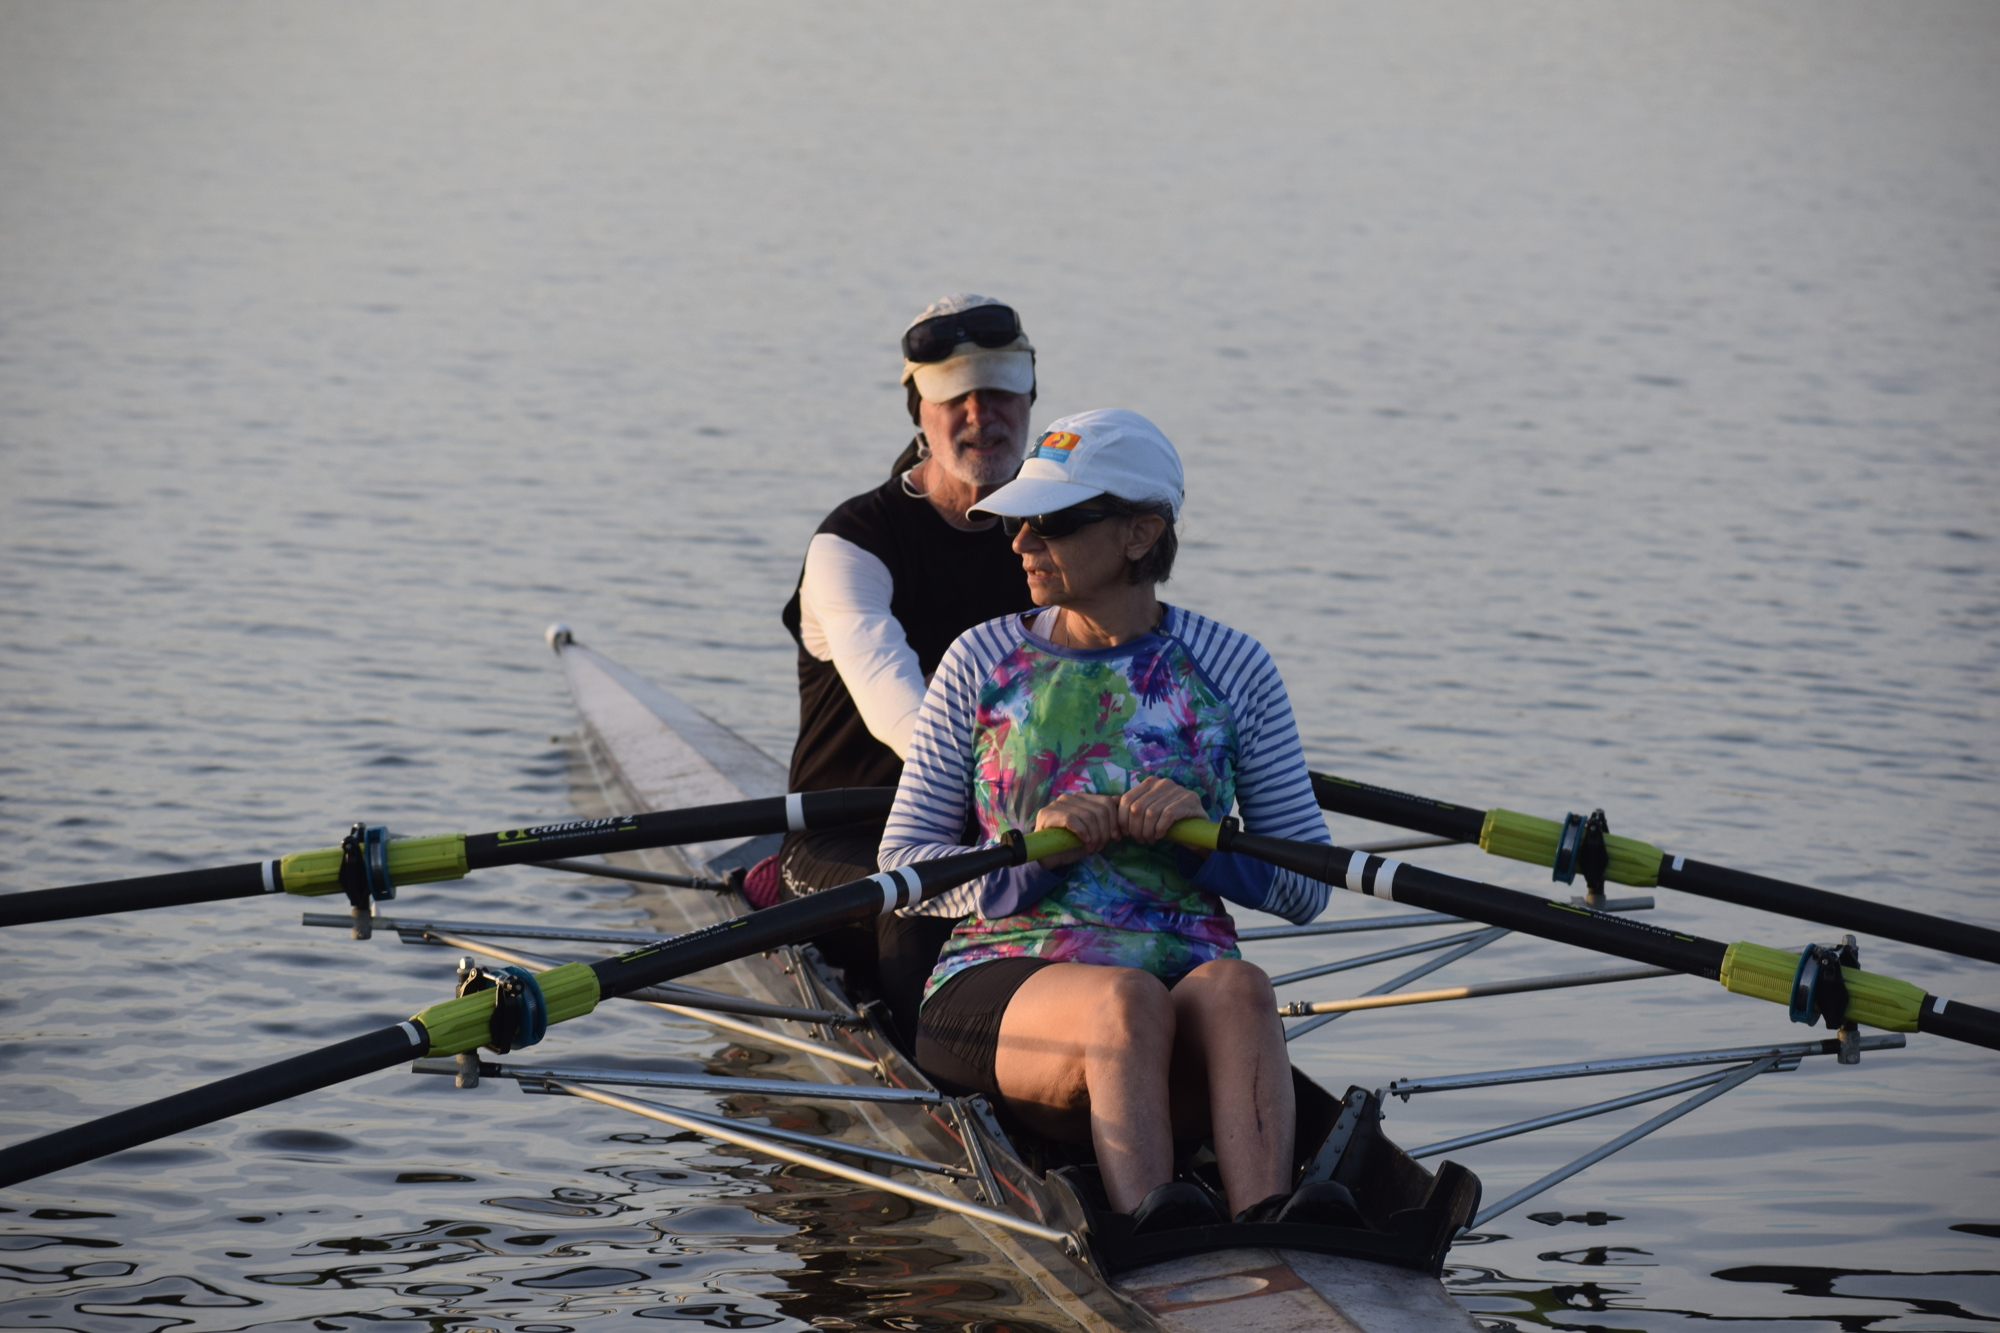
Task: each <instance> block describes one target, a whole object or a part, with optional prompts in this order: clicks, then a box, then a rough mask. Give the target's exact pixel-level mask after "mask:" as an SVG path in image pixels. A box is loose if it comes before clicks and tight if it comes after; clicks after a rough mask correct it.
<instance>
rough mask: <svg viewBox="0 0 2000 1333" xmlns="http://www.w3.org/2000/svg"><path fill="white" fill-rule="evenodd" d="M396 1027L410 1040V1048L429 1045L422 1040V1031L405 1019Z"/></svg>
mask: <svg viewBox="0 0 2000 1333" xmlns="http://www.w3.org/2000/svg"><path fill="white" fill-rule="evenodd" d="M396 1026H397V1027H399V1028H401V1029H403V1034H404V1035H405V1036H407V1037H408V1038H409V1039H410V1045H412V1046H428V1045H430V1042H428V1041H426V1040H425V1039H424V1034H423V1030H422V1029H421V1028H419V1027H418V1026H417V1025H416V1024H415V1023H412V1022H410V1021H408V1020H407V1019H405V1020H404V1021H403V1022H401V1023H398V1024H396Z"/></svg>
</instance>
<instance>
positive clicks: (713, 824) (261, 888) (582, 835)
mask: <svg viewBox="0 0 2000 1333" xmlns="http://www.w3.org/2000/svg"><path fill="white" fill-rule="evenodd" d="M895 799H896V789H895V788H894V787H849V788H844V789H842V790H838V791H816V792H795V793H793V794H792V795H790V796H768V797H759V798H757V799H755V800H749V801H730V802H727V803H724V804H721V805H705V806H697V807H695V808H693V809H689V810H661V811H655V812H652V813H649V814H640V815H622V816H616V817H612V818H607V819H573V820H564V821H562V822H559V823H554V824H541V825H537V826H535V827H532V828H521V829H506V830H503V831H501V832H498V833H473V834H468V835H466V836H465V837H463V838H460V837H458V836H457V835H456V834H454V835H451V836H449V837H443V838H409V839H397V840H396V841H394V842H391V843H390V844H389V846H388V858H389V867H390V871H391V877H392V878H393V879H394V881H395V882H396V883H397V884H415V883H423V882H428V881H433V880H442V879H456V878H458V877H459V876H461V875H464V874H465V873H467V872H468V871H472V870H483V869H487V868H490V867H493V866H505V865H520V864H523V863H529V862H535V861H548V860H553V859H555V858H558V857H563V856H602V855H608V854H610V853H612V852H630V851H638V850H641V849H643V848H647V847H678V846H685V845H686V844H688V843H696V842H721V841H725V840H727V839H730V838H748V837H755V836H756V835H758V834H760V833H784V832H788V831H792V830H798V829H813V828H832V827H835V826H836V825H842V824H857V823H862V822H864V821H868V820H878V819H886V818H887V817H888V814H889V807H890V805H891V804H892V803H893V802H894V801H895ZM420 848H421V849H425V850H424V852H423V854H422V856H421V858H420V859H413V860H410V861H408V862H403V863H402V864H406V865H408V866H410V867H412V868H411V869H408V870H407V871H405V870H399V869H398V866H399V858H402V857H414V856H415V855H416V850H417V849H420ZM339 874H340V850H339V849H338V848H329V849H325V850H322V851H317V852H309V853H301V854H299V855H297V856H289V857H283V858H279V859H276V860H271V861H253V862H251V863H250V864H249V865H238V866H219V867H214V868H211V869H204V870H181V871H175V872H174V873H172V874H167V875H144V876H141V877H139V878H136V879H113V880H105V881H103V882H101V883H97V884H74V885H71V886H69V887H67V888H60V889H37V890H33V891H31V892H28V893H9V894H0V927H4V926H22V925H28V924H30V923H32V922H36V921H66V920H69V919H71V918H73V917H82V916H102V915H104V914H105V913H107V912H132V911H138V910H140V909H143V908H150V907H180V906H184V905H186V904H188V903H206V902H217V901H220V900H222V899H225V898H248V897H253V896H255V895H257V894H260V893H268V892H283V893H303V894H308V895H311V894H324V893H334V892H337V891H339V889H340V887H341V883H340V879H339Z"/></svg>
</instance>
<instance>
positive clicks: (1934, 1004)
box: [1931, 995, 1944, 1014]
mask: <svg viewBox="0 0 2000 1333" xmlns="http://www.w3.org/2000/svg"><path fill="white" fill-rule="evenodd" d="M1931 1012H1932V1013H1934V1014H1941V1013H1943V1012H1944V996H1942V995H1933V996H1931Z"/></svg>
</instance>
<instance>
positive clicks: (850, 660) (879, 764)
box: [745, 294, 1035, 1046]
mask: <svg viewBox="0 0 2000 1333" xmlns="http://www.w3.org/2000/svg"><path fill="white" fill-rule="evenodd" d="M902 350H903V378H902V382H903V385H904V387H905V390H906V393H907V403H908V407H909V412H910V419H911V421H912V422H914V423H915V424H916V426H917V435H916V437H915V438H914V439H913V440H912V441H911V442H910V444H909V446H908V447H906V448H905V449H904V451H903V454H902V457H900V458H899V459H897V461H896V464H895V466H894V468H893V469H892V470H891V474H890V477H889V480H887V481H886V482H884V483H883V484H882V485H880V486H877V487H875V488H874V489H873V490H871V491H868V492H866V493H864V494H861V495H857V496H855V497H854V498H853V499H851V500H848V501H847V502H846V503H845V504H842V505H841V506H840V507H839V508H837V509H835V510H834V511H833V512H832V513H831V514H829V515H827V517H826V521H825V522H823V523H821V524H820V525H819V530H818V531H817V532H816V533H815V534H814V535H813V539H812V541H811V543H810V544H809V545H808V546H807V548H806V558H805V567H804V569H803V570H802V571H801V573H800V576H799V584H798V588H797V590H796V591H795V592H794V593H793V594H792V599H791V601H790V602H789V603H788V604H787V605H786V607H785V610H784V622H785V627H786V628H787V629H789V630H790V631H791V633H792V638H793V639H794V640H795V641H797V643H798V645H799V739H798V744H797V745H796V746H795V747H794V749H793V750H792V767H791V777H790V790H792V791H823V790H826V789H828V788H833V787H878V786H879V787H893V786H895V785H896V782H897V780H898V779H899V778H900V777H901V776H902V772H903V757H904V755H905V754H907V753H908V751H909V746H910V733H911V730H912V728H914V726H915V725H916V718H917V709H918V707H919V706H920V705H921V704H922V703H923V699H924V687H925V683H926V682H927V681H928V680H929V679H930V676H931V673H932V672H933V671H935V670H936V669H937V664H938V662H939V660H940V659H941V658H942V657H943V656H944V652H945V649H946V648H948V647H949V646H950V645H951V642H952V640H954V639H956V638H957V637H958V636H959V635H960V634H961V633H963V632H964V631H966V630H968V629H970V628H971V627H972V626H974V625H977V624H979V623H981V622H982V621H986V620H990V619H992V618H993V617H995V616H999V615H1005V614H1006V613H1008V612H1010V611H1018V610H1021V609H1022V608H1024V607H1026V606H1027V605H1028V604H1029V598H1028V584H1027V578H1026V576H1025V575H1024V574H1023V572H1022V569H1021V560H1020V557H1019V556H1017V555H1015V554H1014V552H1013V551H1012V550H1011V549H1010V547H1009V543H1008V539H1007V535H1006V534H1005V533H1003V532H1002V531H1001V530H1000V523H999V520H998V519H996V518H995V517H994V516H993V515H990V514H979V515H969V514H968V513H967V511H968V510H969V509H971V508H972V506H973V505H974V504H976V503H977V502H978V501H979V500H981V499H983V498H984V497H986V496H987V495H990V494H992V493H993V492H994V491H995V490H997V489H998V488H999V487H1000V486H1002V485H1003V484H1005V483H1006V482H1007V481H1009V480H1010V479H1011V478H1012V477H1013V476H1014V473H1015V472H1016V471H1017V470H1019V468H1020V466H1021V459H1022V457H1023V455H1024V454H1025V453H1026V451H1027V443H1028V408H1029V406H1030V405H1031V404H1032V403H1033V402H1034V401H1035V349H1034V347H1033V345H1032V344H1030V343H1029V341H1028V338H1027V335H1026V334H1025V333H1024V332H1023V331H1022V329H1021V321H1020V318H1019V316H1018V315H1016V314H1015V312H1014V310H1013V308H1012V307H1010V306H1008V305H1005V304H1003V303H1002V302H999V301H996V300H993V299H992V298H991V297H986V296H974V295H970V294H961V295H955V296H948V297H945V298H944V299H943V300H940V301H937V302H934V303H933V304H932V305H930V306H929V307H928V308H926V309H925V310H924V312H923V313H922V314H920V315H918V316H917V317H916V319H914V320H912V321H911V322H910V325H909V327H908V328H907V329H905V330H904V331H903V338H902ZM881 835H882V826H881V825H880V824H873V825H856V826H852V827H849V828H836V829H824V830H816V831H811V832H804V833H793V834H791V835H790V836H789V837H787V838H786V839H785V844H784V848H783V850H782V851H781V852H780V853H779V855H778V857H777V860H776V864H775V865H773V864H766V865H762V866H759V867H757V868H756V869H755V870H753V871H752V872H751V875H750V877H749V881H748V882H747V883H746V885H745V888H746V891H747V892H749V893H750V895H751V900H752V902H753V903H758V905H760V906H761V905H765V903H768V902H770V901H775V900H776V899H777V898H779V897H785V896H792V895H798V894H806V893H812V892H814V891H816V890H819V889H825V888H831V887H833V886H834V885H837V884H845V883H848V882H849V881H852V880H856V879H861V878H864V877H866V876H868V875H872V874H874V873H876V864H875V856H876V846H877V844H878V843H879V842H880V841H881ZM760 897H762V898H763V899H764V902H762V903H759V902H758V899H759V898H760ZM924 910H925V909H921V908H920V909H915V910H914V911H913V913H912V914H911V915H910V916H907V917H904V916H896V917H885V918H884V919H883V920H882V922H881V924H880V926H879V928H878V929H877V930H876V931H874V932H873V933H872V934H871V933H870V932H867V931H865V930H863V929H861V928H853V929H850V930H848V931H845V932H842V933H841V934H840V935H837V936H832V937H828V938H826V939H823V940H820V941H818V943H819V945H820V947H821V952H822V953H823V954H824V955H825V956H826V957H827V959H828V961H829V962H832V963H834V964H835V965H836V966H839V967H841V968H842V969H843V970H844V972H845V973H846V975H847V980H848V983H849V986H850V988H851V989H853V990H856V991H858V992H862V993H864V994H873V995H875V996H879V997H880V998H882V999H883V1000H885V1001H886V1002H887V1003H888V1006H889V1009H890V1012H891V1015H892V1017H893V1019H894V1020H895V1023H896V1027H897V1029H898V1035H899V1036H900V1037H901V1038H902V1039H903V1041H904V1043H905V1045H906V1046H908V1045H910V1044H911V1043H913V1042H914V1041H915V1033H916V1009H917V1001H918V997H919V994H920V992H921V991H922V988H923V984H924V980H925V978H926V977H928V976H929V974H930V971H931V967H932V965H933V964H934V963H935V962H936V960H937V953H938V949H939V948H940V947H941V946H942V945H943V943H944V940H945V938H946V937H947V936H948V935H949V934H950V933H951V927H952V921H953V919H952V918H951V917H950V916H940V915H936V914H934V913H933V914H930V915H924V914H922V913H923V912H924Z"/></svg>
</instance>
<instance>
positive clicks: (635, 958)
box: [0, 830, 1073, 1188]
mask: <svg viewBox="0 0 2000 1333" xmlns="http://www.w3.org/2000/svg"><path fill="white" fill-rule="evenodd" d="M1068 837H1069V835H1068V834H1067V833H1063V832H1062V831H1060V830H1055V831H1052V832H1051V833H1045V834H1034V835H1030V836H1029V837H1027V838H1025V839H1010V841H1008V842H1005V843H1001V844H999V845H996V846H992V847H985V848H981V849H979V850H977V851H971V852H966V853H963V854H960V855H956V856H947V857H941V858H939V859H937V860H935V861H926V862H923V863H922V864H920V865H915V866H905V867H903V868H902V869H900V870H896V871H890V872H887V873H884V874H880V875H875V876H872V877H871V878H869V879H865V880H856V881H854V882H853V883H850V884H843V885H841V886H839V887H838V888H833V889H828V890H826V891H824V892H821V893H815V894H811V895H809V896H807V897H804V898H797V899H793V900H792V901H790V902H786V903H780V904H778V905H777V906H775V907H769V908H766V909H764V910H763V911H761V912H752V913H750V914H749V915H748V916H741V917H737V918H735V919H733V920H730V921H725V922H721V923H719V924H717V925H714V926H709V927H707V928H706V929H703V930H698V931H694V932H693V933H691V934H687V935H682V936H679V937H677V938H675V939H671V940H663V941H661V942H660V943H658V944H651V945H647V946H646V947H644V948H641V949H635V950H633V951H632V952H630V953H627V954H622V955H620V956H619V957H617V958H606V959H604V960H602V961H600V962H596V963H592V964H590V965H589V967H588V968H587V969H586V968H585V967H584V965H583V964H581V963H572V964H566V965H565V966H563V967H561V968H557V969H555V970H554V971H553V972H550V973H544V974H543V975H542V976H541V978H539V981H538V984H540V985H542V986H545V987H546V986H548V985H549V984H550V982H551V979H552V978H555V977H558V976H562V975H563V974H565V973H573V975H572V976H570V977H569V978H567V979H566V980H565V982H564V988H563V998H562V999H561V1000H560V1001H559V1000H558V999H557V998H556V996H555V995H553V994H548V995H547V996H546V998H547V1003H548V1014H549V1021H550V1022H552V1023H553V1022H560V1021H562V1020H563V1019H564V1018H569V1017H576V1016H578V1015H580V1014H585V1013H589V1012H590V1011H591V1009H592V1008H593V1007H594V1005H595V1003H596V1001H597V1000H598V999H600V998H603V997H605V996H613V995H623V994H627V993H629V992H631V991H635V990H642V989H644V988H645V987H648V986H657V985H659V984H660V983H662V982H667V981H672V980H674V979H675V978H677V977H683V976H686V975H687V974H689V973H690V972H699V971H701V970H702V969H704V968H709V967H716V966H718V965H720V964H723V963H729V962H734V961H735V960H736V959H739V958H747V957H749V956H750V955H751V954H755V953H762V952H764V951H766V950H769V949H775V948H778V947H779V946H781V945H785V944H792V943H796V942H798V941H800V940H804V939H810V938H811V937H812V936H814V935H817V934H819V933H821V932H822V931H825V930H828V929H831V928H832V927H835V926H839V925H844V924H846V923H848V922H850V921H859V920H864V919H868V918H872V917H875V916H879V915H882V914H884V913H887V912H892V911H895V910H897V909H898V908H903V907H913V906H915V905H916V904H917V903H919V902H922V901H923V900H924V899H925V898H927V897H931V896H933V895H935V894H937V893H939V892H942V891H943V890H945V889H948V888H954V887H956V886H958V885H960V884H963V883H965V882H966V881H968V880H971V879H975V878H977V877H978V876H980V875H984V874H986V873H988V872H990V871H994V870H998V869H1001V868H1002V867H1004V866H1011V865H1020V864H1021V863H1022V862H1023V861H1024V860H1025V859H1027V858H1028V857H1029V856H1030V855H1033V856H1044V855H1047V854H1048V853H1049V852H1051V851H1055V850H1059V849H1060V848H1059V846H1058V845H1055V844H1057V843H1059V842H1060V841H1061V840H1062V839H1066V838H1068ZM1072 841H1073V840H1072ZM592 977H594V978H595V983H594V985H593V984H592V982H591V978H592ZM578 980H580V981H581V982H582V984H583V991H582V993H581V994H580V995H579V993H578V991H577V988H576V987H575V985H573V984H571V983H574V982H576V981H578ZM493 997H494V992H491V991H487V992H480V993H475V994H472V995H467V996H462V997H460V998H459V999H457V1000H450V1001H446V1002H445V1003H443V1004H439V1005H433V1006H432V1007H431V1008H429V1009H426V1010H425V1011H424V1012H423V1014H421V1015H419V1016H418V1017H416V1018H413V1019H411V1020H410V1021H409V1022H407V1023H399V1024H397V1025H396V1026H395V1027H391V1028H383V1029H382V1030H381V1031H379V1032H371V1033H369V1034H368V1035H366V1036H363V1037H355V1038H353V1039H352V1040H349V1041H344V1042H341V1043H339V1044H338V1045H335V1046H329V1047H327V1048H326V1049H324V1050H320V1051H314V1052H311V1053H310V1054H307V1055H299V1056H294V1057H292V1058H291V1059H289V1060H281V1061H279V1062H278V1063H277V1064H274V1065H266V1066H265V1067H263V1068H262V1069H252V1070H248V1071H246V1072H244V1073H241V1074H235V1075H232V1076H231V1077H229V1078H225V1079H221V1080H219V1081H217V1082H214V1083H210V1084H207V1085H205V1086H203V1087H199V1088H191V1089H189V1090H188V1091H186V1092H180V1093H175V1094H174V1095H173V1096H171V1097H164V1098H162V1099H160V1100H159V1101H156V1102H150V1103H148V1104H146V1105H144V1106H138V1107H134V1108H133V1109H131V1110H129V1111H120V1112H118V1113H116V1114H115V1115H109V1116H105V1117H104V1118H102V1119H100V1120H93V1121H90V1122H89V1123H87V1124H82V1125H74V1126H71V1127H70V1128H69V1129H64V1130H58V1131H57V1132H56V1133H54V1134H45V1135H43V1136H42V1137H41V1138H38V1139H30V1140H29V1141H27V1142H26V1143H17V1144H14V1145H13V1146H11V1147H8V1148H0V1188H4V1187H6V1186H9V1185H14V1184H18V1183H19V1182H21V1181H23V1180H29V1179H32V1178H34V1177H36V1176H42V1175H47V1174H48V1173H49V1172H51V1171H60V1170H62V1169H63V1168H64V1167H67V1166H75V1165H77V1164H78V1163H80V1162H87V1161H90V1160H92V1159H94V1158H98V1157H102V1156H105V1155H106V1154H108V1153H115V1152H122V1151H123V1150H125V1149H126V1148H133V1147H137V1146H138V1145H139V1144H142V1143H150V1142H152V1141H153V1140H155V1139H160V1138H165V1137H167V1136H168V1135H171V1134H178V1133H181V1132H183V1131H185V1130H189V1129H194V1128H196V1127H197V1126H200V1125H205V1124H208V1123H210V1122H212V1121H216V1120H223V1119H227V1118H228V1117H230V1116H233V1115H241V1114H242V1113H243V1112H245V1111H253V1110H256V1109H257V1108H258V1107H260V1106H268V1105H270V1104H271V1103H272V1102H277V1101H283V1100H284V1099H285V1098H287V1097H296V1096H298V1095H299V1094H300V1093H304V1092H312V1091H314V1090H315V1089H318V1088H324V1087H328V1086H331V1085H332V1084H335V1083H340V1082H344V1081H345V1080H347V1079H351V1078H358V1077H360V1076H361V1075H363V1074H368V1073H373V1072H374V1071H376V1070H378V1069H386V1068H388V1067H389V1066H391V1065H394V1064H397V1063H399V1062H401V1061H403V1060H407V1059H409V1058H411V1057H412V1056H417V1055H451V1054H455V1053H457V1052H459V1051H462V1050H471V1049H474V1048H475V1047H478V1046H482V1045H486V1044H487V1043H488V1041H489V1040H490V1039H491V1029H490V1026H489V1023H490V1016H491V1012H492V1005H493Z"/></svg>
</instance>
